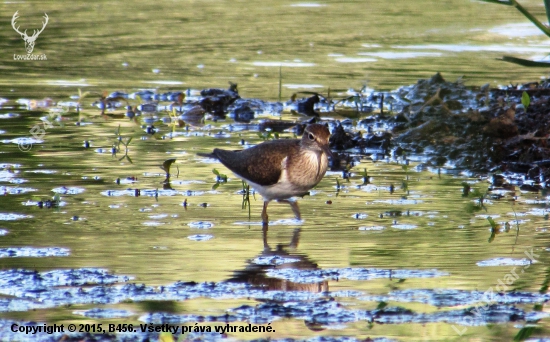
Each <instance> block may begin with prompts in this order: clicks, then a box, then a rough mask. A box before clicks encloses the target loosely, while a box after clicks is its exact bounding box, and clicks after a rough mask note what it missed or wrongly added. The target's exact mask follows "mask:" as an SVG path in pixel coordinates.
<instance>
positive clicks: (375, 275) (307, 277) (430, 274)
mask: <svg viewBox="0 0 550 342" xmlns="http://www.w3.org/2000/svg"><path fill="white" fill-rule="evenodd" d="M266 274H267V276H269V277H272V278H279V279H284V280H288V281H291V282H294V283H302V284H311V283H318V282H321V281H325V280H337V279H349V280H371V279H380V278H394V279H405V278H436V277H442V276H447V275H448V273H446V272H441V271H438V270H406V269H403V270H386V269H376V268H369V269H366V268H329V269H324V270H319V269H315V270H299V269H291V268H284V269H271V270H269V271H267V273H266Z"/></svg>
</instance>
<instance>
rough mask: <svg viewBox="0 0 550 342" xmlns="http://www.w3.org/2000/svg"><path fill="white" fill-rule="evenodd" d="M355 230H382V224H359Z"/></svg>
mask: <svg viewBox="0 0 550 342" xmlns="http://www.w3.org/2000/svg"><path fill="white" fill-rule="evenodd" d="M357 230H367V231H368V230H384V227H383V226H361V227H359V228H357Z"/></svg>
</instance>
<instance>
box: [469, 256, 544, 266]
mask: <svg viewBox="0 0 550 342" xmlns="http://www.w3.org/2000/svg"><path fill="white" fill-rule="evenodd" d="M535 262H537V261H536V260H532V261H531V260H529V259H527V258H523V259H514V258H493V259H487V260H482V261H478V262H476V265H478V266H480V267H488V266H527V265H531V263H535Z"/></svg>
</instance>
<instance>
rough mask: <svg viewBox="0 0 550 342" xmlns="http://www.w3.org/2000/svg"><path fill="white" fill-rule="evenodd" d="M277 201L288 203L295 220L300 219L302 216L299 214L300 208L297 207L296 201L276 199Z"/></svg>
mask: <svg viewBox="0 0 550 342" xmlns="http://www.w3.org/2000/svg"><path fill="white" fill-rule="evenodd" d="M277 202H281V203H288V204H289V205H290V207H291V208H292V212H293V213H294V216H295V217H296V219H297V220H301V219H302V216H301V215H300V208H298V202H296V201H289V200H278V201H277Z"/></svg>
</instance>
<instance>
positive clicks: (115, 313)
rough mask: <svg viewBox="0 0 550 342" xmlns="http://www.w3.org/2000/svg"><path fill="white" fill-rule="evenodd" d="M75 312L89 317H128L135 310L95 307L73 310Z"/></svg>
mask: <svg viewBox="0 0 550 342" xmlns="http://www.w3.org/2000/svg"><path fill="white" fill-rule="evenodd" d="M73 314H75V315H79V316H84V317H89V318H95V319H105V318H126V317H130V316H133V315H134V313H133V312H131V311H128V310H116V309H101V308H93V309H90V310H76V311H73Z"/></svg>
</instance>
